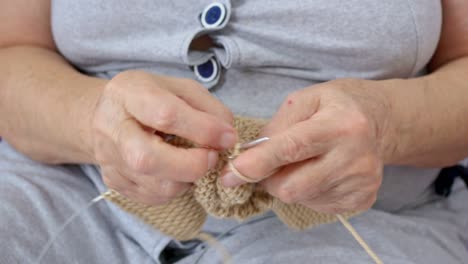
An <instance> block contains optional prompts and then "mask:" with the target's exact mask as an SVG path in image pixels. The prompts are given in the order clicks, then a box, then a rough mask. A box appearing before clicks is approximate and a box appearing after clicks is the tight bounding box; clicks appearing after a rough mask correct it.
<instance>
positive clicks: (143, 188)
mask: <svg viewBox="0 0 468 264" xmlns="http://www.w3.org/2000/svg"><path fill="white" fill-rule="evenodd" d="M231 123H232V114H231V113H230V111H229V110H228V109H226V108H225V107H224V106H223V105H222V104H221V103H220V102H219V101H218V100H216V99H215V98H214V97H213V96H211V95H210V93H209V92H208V91H207V90H206V88H204V87H203V86H201V85H200V84H199V83H197V82H195V81H192V80H188V79H177V78H170V77H163V76H156V75H152V74H149V73H145V72H141V71H129V72H124V73H121V74H119V75H117V76H116V77H115V78H113V79H112V80H110V81H109V83H108V84H107V85H106V87H105V88H104V90H103V93H102V95H101V98H100V100H99V103H98V104H97V106H96V110H95V113H94V118H93V122H92V129H91V131H93V141H94V155H95V159H96V160H97V163H98V165H100V166H101V170H102V174H103V178H104V182H105V183H106V185H107V186H108V187H109V188H112V189H115V190H116V191H118V192H120V193H121V194H123V195H125V196H127V197H129V198H132V199H133V200H136V201H140V202H143V203H145V204H149V205H158V204H162V203H165V202H167V201H169V200H170V199H172V198H174V197H176V196H178V195H179V194H180V193H182V192H184V191H185V190H186V189H187V188H189V186H190V183H192V182H194V181H196V180H197V179H198V178H200V177H202V176H203V175H204V174H205V173H206V171H207V170H208V169H209V168H212V167H214V165H215V164H216V162H217V158H218V154H217V152H216V151H215V150H209V149H207V148H193V149H189V150H187V149H181V148H177V147H175V146H171V145H170V144H168V143H166V142H165V141H164V139H163V138H162V137H160V136H158V135H162V134H163V133H164V134H174V135H178V136H181V137H183V138H186V139H189V140H191V141H193V142H196V143H198V144H200V145H201V146H207V147H210V148H211V149H221V148H229V147H232V146H233V145H234V144H235V142H236V135H235V132H234V128H233V127H232V125H231Z"/></svg>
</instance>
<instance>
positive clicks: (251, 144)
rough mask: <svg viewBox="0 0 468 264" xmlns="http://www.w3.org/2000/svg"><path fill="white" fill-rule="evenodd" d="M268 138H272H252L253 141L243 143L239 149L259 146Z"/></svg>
mask: <svg viewBox="0 0 468 264" xmlns="http://www.w3.org/2000/svg"><path fill="white" fill-rule="evenodd" d="M268 140H270V138H269V137H262V138H257V139H254V140H252V141H249V142H245V143H242V144H241V145H240V146H239V149H249V148H253V147H255V146H257V145H258V144H260V143H263V142H265V141H268Z"/></svg>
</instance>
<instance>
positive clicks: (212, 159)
mask: <svg viewBox="0 0 468 264" xmlns="http://www.w3.org/2000/svg"><path fill="white" fill-rule="evenodd" d="M216 163H218V152H217V151H214V150H210V152H208V169H209V170H212V169H214V167H216Z"/></svg>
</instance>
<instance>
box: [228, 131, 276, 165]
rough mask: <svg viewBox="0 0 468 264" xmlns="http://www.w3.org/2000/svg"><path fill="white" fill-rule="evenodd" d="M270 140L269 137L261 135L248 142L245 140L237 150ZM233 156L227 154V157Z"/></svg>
mask: <svg viewBox="0 0 468 264" xmlns="http://www.w3.org/2000/svg"><path fill="white" fill-rule="evenodd" d="M268 140H270V138H269V137H262V138H257V139H254V140H252V141H249V142H245V143H242V144H240V146H239V150H241V149H249V148H253V147H255V146H257V145H258V144H260V143H262V142H265V141H268ZM234 158H235V157H234V156H233V155H231V156H229V157H228V159H230V160H233V159H234Z"/></svg>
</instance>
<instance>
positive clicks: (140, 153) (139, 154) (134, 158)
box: [124, 148, 152, 173]
mask: <svg viewBox="0 0 468 264" xmlns="http://www.w3.org/2000/svg"><path fill="white" fill-rule="evenodd" d="M124 152H125V153H124V160H125V162H126V163H127V166H128V167H129V168H130V169H131V170H132V171H134V172H137V173H146V172H147V171H148V169H149V168H150V165H151V162H152V157H151V155H150V154H149V153H148V152H146V151H144V150H142V149H135V148H127V150H125V151H124Z"/></svg>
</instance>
